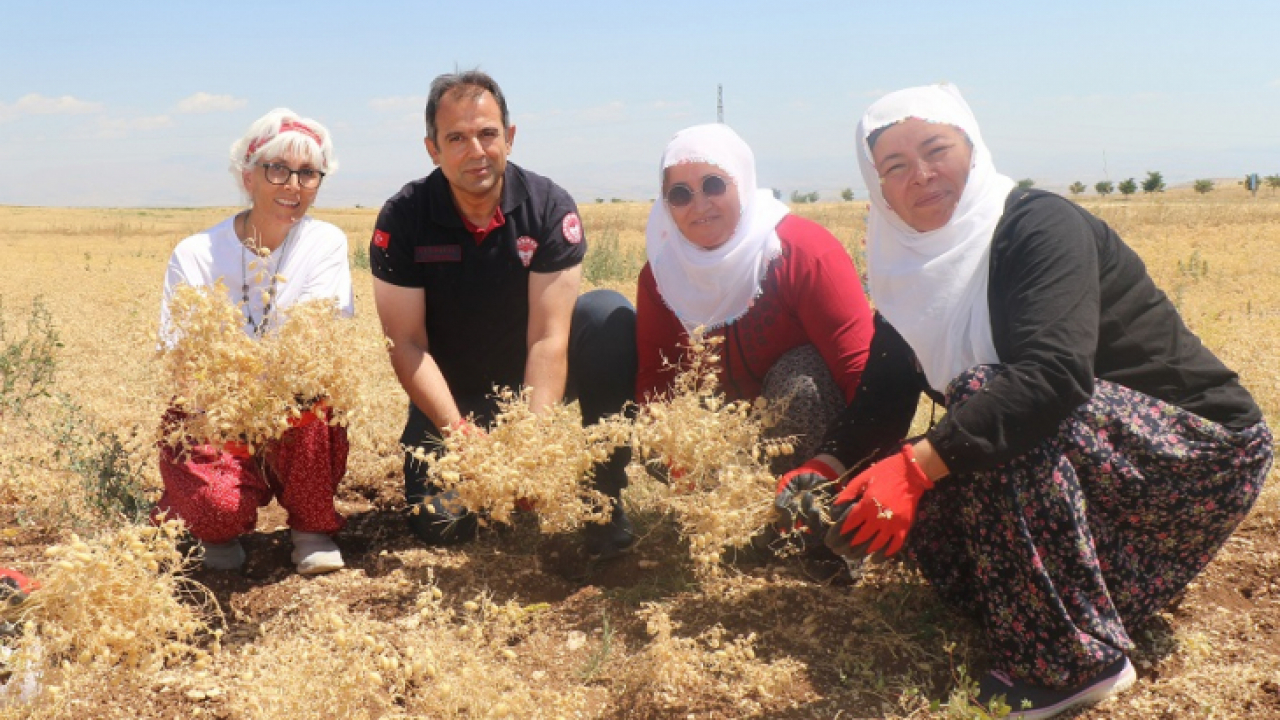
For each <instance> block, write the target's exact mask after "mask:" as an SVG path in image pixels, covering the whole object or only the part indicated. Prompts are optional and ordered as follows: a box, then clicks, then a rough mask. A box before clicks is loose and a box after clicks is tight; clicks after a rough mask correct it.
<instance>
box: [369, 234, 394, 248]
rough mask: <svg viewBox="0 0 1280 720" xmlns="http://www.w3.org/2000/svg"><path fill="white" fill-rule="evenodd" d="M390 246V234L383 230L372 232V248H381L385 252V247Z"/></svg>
mask: <svg viewBox="0 0 1280 720" xmlns="http://www.w3.org/2000/svg"><path fill="white" fill-rule="evenodd" d="M390 244H391V233H388V232H386V231H384V230H374V231H373V245H374V247H380V248H382V249H383V250H386V249H387V246H388V245H390Z"/></svg>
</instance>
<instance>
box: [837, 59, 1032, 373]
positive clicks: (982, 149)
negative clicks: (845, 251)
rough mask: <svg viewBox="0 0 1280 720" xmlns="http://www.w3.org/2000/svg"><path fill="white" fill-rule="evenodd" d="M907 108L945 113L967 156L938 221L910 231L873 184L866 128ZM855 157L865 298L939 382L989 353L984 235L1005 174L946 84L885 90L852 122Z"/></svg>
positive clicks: (932, 115) (1007, 182)
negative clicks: (861, 193) (951, 207)
mask: <svg viewBox="0 0 1280 720" xmlns="http://www.w3.org/2000/svg"><path fill="white" fill-rule="evenodd" d="M909 117H913V118H919V119H921V120H926V121H929V122H935V123H946V124H948V125H953V126H955V127H957V128H959V129H961V130H963V131H964V133H965V135H967V136H968V137H969V140H970V142H972V143H973V164H972V168H971V169H970V171H969V179H968V181H967V182H966V184H965V187H964V191H963V193H961V195H960V202H959V203H958V204H957V205H956V209H955V212H954V214H952V216H951V219H950V220H949V221H948V222H947V224H946V225H944V226H942V227H940V228H938V229H937V230H931V231H929V232H916V231H915V230H913V229H912V228H911V226H909V225H907V224H906V222H904V221H903V220H902V218H900V217H898V215H897V213H895V212H894V211H893V210H891V209H890V208H889V205H888V204H887V203H886V202H885V199H884V194H883V193H882V192H881V191H880V176H879V174H878V173H877V172H876V168H875V162H874V160H873V159H872V155H871V148H870V146H868V144H867V137H868V136H869V135H870V134H871V133H872V132H874V131H876V130H878V129H880V128H883V127H886V126H889V125H893V124H894V123H897V122H900V121H902V120H905V119H906V118H909ZM858 148H859V153H858V167H859V168H860V169H861V170H862V179H863V181H864V182H866V184H867V190H868V192H869V193H870V195H871V217H870V219H869V221H868V225H867V274H868V276H869V281H870V282H869V285H870V289H871V298H872V300H873V301H874V303H875V305H876V309H877V310H879V311H880V312H881V313H882V314H883V315H884V316H885V318H887V319H888V320H889V322H890V323H892V324H893V326H894V327H895V328H897V330H898V332H900V333H901V334H902V337H903V338H905V339H906V341H907V342H908V343H909V344H910V345H911V349H912V350H914V351H915V353H916V357H917V358H918V359H919V361H920V365H921V367H922V368H923V369H924V373H925V377H926V378H927V379H928V381H929V385H930V386H932V387H933V388H934V389H935V390H937V391H939V392H945V390H946V388H947V384H948V383H950V382H951V380H952V379H954V378H955V377H956V376H957V375H959V374H960V373H961V372H963V371H965V370H967V369H969V368H971V367H973V366H975V365H980V364H984V363H995V362H999V360H1000V359H999V356H997V354H996V349H995V344H994V342H993V341H992V338H991V313H990V309H989V307H988V305H987V280H988V274H989V271H990V259H991V237H992V235H993V234H994V233H995V229H996V224H997V223H998V222H999V221H1000V217H1001V215H1003V214H1004V204H1005V200H1006V198H1007V197H1008V195H1009V193H1010V191H1012V190H1013V187H1014V182H1013V180H1011V179H1009V178H1008V177H1005V176H1004V175H1001V174H999V173H997V172H996V169H995V165H993V164H992V162H991V152H990V151H989V150H988V149H987V146H986V144H985V143H983V141H982V134H981V133H980V132H979V131H978V121H977V120H976V119H975V118H974V117H973V111H971V110H970V109H969V105H968V104H967V103H966V102H965V101H964V98H962V97H961V96H960V91H959V90H958V89H956V87H955V86H954V85H949V84H941V85H928V86H924V87H915V88H907V89H906V90H899V91H897V92H894V93H890V94H888V95H886V96H884V97H883V98H881V99H879V100H877V101H876V102H875V103H873V104H872V105H871V107H870V108H868V109H867V112H866V114H865V115H863V116H862V121H861V122H859V123H858Z"/></svg>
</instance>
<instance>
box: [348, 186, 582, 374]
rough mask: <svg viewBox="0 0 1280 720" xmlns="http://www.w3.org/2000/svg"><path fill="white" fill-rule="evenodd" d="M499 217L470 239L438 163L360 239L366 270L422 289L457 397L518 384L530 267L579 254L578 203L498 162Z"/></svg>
mask: <svg viewBox="0 0 1280 720" xmlns="http://www.w3.org/2000/svg"><path fill="white" fill-rule="evenodd" d="M499 207H500V208H501V210H502V214H503V216H504V218H505V222H504V223H503V224H502V225H500V226H498V227H496V228H494V229H493V230H492V231H491V232H489V233H488V234H487V235H485V236H484V238H483V239H482V240H481V241H480V242H478V243H477V242H476V239H475V236H474V235H473V234H472V233H471V231H470V230H468V229H467V226H466V225H465V223H464V222H463V219H462V216H461V214H459V212H458V209H457V207H456V206H455V205H454V202H453V195H452V193H451V192H450V189H449V182H448V180H447V179H445V177H444V174H443V173H441V172H440V170H439V169H437V170H436V171H435V172H433V173H431V174H430V175H428V176H427V177H425V178H422V179H420V180H415V181H413V182H411V183H409V184H408V185H405V186H404V187H403V188H401V190H400V192H398V193H396V194H395V195H394V196H393V197H392V198H391V199H390V200H388V201H387V202H386V204H385V205H383V206H382V212H381V213H379V214H378V223H377V225H376V227H375V230H374V233H373V239H372V240H371V241H370V243H369V263H370V266H371V269H372V271H373V276H374V277H376V278H378V279H379V280H382V281H384V282H388V283H391V284H392V285H399V286H401V287H420V288H422V289H423V290H424V291H425V298H426V317H427V342H428V344H429V346H430V352H431V356H432V358H434V359H435V361H436V364H437V365H438V366H439V367H440V371H441V372H442V373H443V374H444V377H445V380H447V381H448V383H449V389H450V391H451V392H453V394H454V395H455V396H456V397H466V396H474V395H484V394H488V393H489V392H491V391H492V390H493V386H494V385H499V386H506V387H512V388H518V387H520V386H521V385H523V384H524V366H525V359H526V356H527V354H528V347H527V332H528V326H529V273H553V272H558V271H560V270H564V269H566V268H570V267H573V266H574V265H577V264H579V263H581V262H582V258H583V256H584V255H585V254H586V251H587V242H586V239H585V237H584V233H583V230H582V221H581V220H580V219H579V217H578V207H577V205H576V204H574V202H573V198H571V197H569V193H567V192H565V191H564V190H563V189H562V188H560V187H559V186H558V185H556V184H555V183H553V182H551V181H550V180H548V179H547V178H544V177H542V176H541V175H537V174H535V173H531V172H528V171H526V170H523V169H521V168H519V167H517V166H516V165H515V164H513V163H507V170H506V173H505V175H504V178H503V188H502V202H501V203H500V204H499Z"/></svg>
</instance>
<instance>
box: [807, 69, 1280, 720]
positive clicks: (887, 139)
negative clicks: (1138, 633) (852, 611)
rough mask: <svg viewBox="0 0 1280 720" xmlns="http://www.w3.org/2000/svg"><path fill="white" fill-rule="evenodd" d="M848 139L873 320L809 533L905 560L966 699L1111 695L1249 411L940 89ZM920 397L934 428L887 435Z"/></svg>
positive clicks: (1033, 706)
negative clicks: (976, 673) (862, 201)
mask: <svg viewBox="0 0 1280 720" xmlns="http://www.w3.org/2000/svg"><path fill="white" fill-rule="evenodd" d="M857 136H858V143H859V145H858V162H859V167H860V168H861V171H862V176H863V179H864V180H865V181H866V183H867V187H868V188H869V190H870V193H871V215H870V222H869V225H868V230H867V265H868V277H869V285H870V290H871V297H872V301H873V302H874V303H875V305H876V308H877V311H878V312H879V313H881V314H882V315H883V317H884V319H885V320H886V322H883V323H879V324H878V325H877V330H876V336H875V339H874V341H873V343H872V348H871V360H870V361H869V362H868V365H867V370H866V373H865V374H864V383H863V387H862V388H860V390H859V394H858V397H857V399H856V400H855V403H854V406H851V407H850V408H849V411H848V412H847V413H846V414H845V415H844V416H842V418H841V419H840V420H839V421H838V422H837V424H836V429H835V431H834V432H833V433H832V437H833V438H835V440H834V441H833V442H831V443H830V444H828V445H827V446H826V447H825V450H826V451H827V452H830V453H831V454H832V455H834V456H835V457H837V458H838V459H839V460H840V462H841V464H842V467H841V468H840V469H841V470H844V469H845V468H848V469H849V474H851V475H852V476H853V477H852V479H850V480H849V481H848V483H847V485H846V486H845V487H844V488H843V489H842V490H841V491H840V492H839V494H838V495H837V496H836V499H835V502H834V503H833V505H832V509H831V517H832V518H834V521H833V522H834V525H832V526H831V528H830V530H829V531H828V532H827V534H826V539H827V544H828V545H829V546H830V547H832V549H834V550H836V551H837V552H841V553H844V554H848V555H861V554H865V553H868V552H871V553H874V552H878V551H883V552H884V554H885V555H893V554H894V553H896V552H897V551H898V550H899V549H900V548H902V547H905V548H906V549H907V550H908V552H909V554H910V555H911V556H912V557H913V558H914V559H915V560H916V562H917V563H918V564H919V566H920V569H921V571H922V572H923V574H924V576H925V577H926V578H927V579H928V580H929V582H930V583H931V584H932V585H933V587H934V588H935V589H936V590H937V591H938V593H939V594H940V595H941V597H942V598H943V599H944V600H945V601H946V602H948V603H950V604H952V605H954V606H956V607H957V608H959V609H961V610H963V611H966V612H967V613H969V614H971V615H974V616H976V617H977V618H978V619H980V621H981V622H982V623H983V627H984V628H985V631H986V637H987V641H988V644H989V646H990V650H991V661H992V663H993V665H994V669H993V670H992V671H991V673H990V674H988V675H987V676H986V677H985V678H984V679H983V680H982V682H981V684H980V689H979V696H978V700H979V701H980V702H981V703H983V704H984V705H985V704H987V703H989V702H991V701H992V700H994V699H996V698H1000V697H1002V698H1004V701H1005V702H1006V703H1007V704H1008V706H1009V707H1010V708H1012V713H1011V715H1010V717H1019V718H1047V717H1052V716H1054V715H1057V714H1059V713H1062V712H1065V711H1066V710H1068V709H1070V708H1073V707H1076V706H1079V705H1083V704H1088V703H1091V702H1096V701H1098V700H1101V699H1103V698H1105V697H1108V696H1110V695H1114V694H1116V693H1119V692H1121V691H1123V690H1125V689H1126V688H1128V687H1129V686H1131V685H1132V684H1133V682H1134V680H1135V678H1136V675H1135V673H1134V669H1133V666H1132V665H1131V664H1130V662H1129V660H1128V657H1127V654H1128V653H1129V652H1130V651H1132V649H1133V641H1132V640H1131V637H1130V634H1131V632H1132V631H1133V629H1134V628H1135V627H1137V626H1139V625H1140V624H1141V623H1142V622H1144V621H1145V620H1147V619H1148V618H1150V617H1151V616H1152V615H1154V614H1155V613H1156V612H1158V611H1160V610H1161V609H1162V608H1164V607H1165V606H1166V605H1167V604H1168V603H1169V602H1170V601H1171V600H1173V598H1174V597H1175V596H1176V595H1177V594H1178V593H1179V592H1181V591H1182V589H1183V588H1185V587H1186V586H1187V583H1188V582H1190V581H1191V579H1192V578H1194V577H1195V576H1196V575H1197V574H1198V573H1199V572H1200V571H1201V570H1203V569H1204V567H1205V566H1206V565H1207V564H1208V563H1209V561H1210V560H1211V559H1212V558H1213V556H1214V554H1215V553H1216V552H1217V551H1218V549H1219V548H1220V547H1222V545H1223V543H1224V542H1225V541H1226V539H1227V538H1228V536H1230V535H1231V533H1232V532H1233V531H1234V530H1235V528H1236V526H1237V525H1238V524H1239V523H1240V522H1241V520H1242V519H1243V518H1244V517H1245V515H1246V514H1247V513H1248V512H1249V509H1250V507H1252V505H1253V502H1254V500H1255V499H1256V498H1257V496H1258V493H1259V492H1260V491H1261V488H1262V484H1263V481H1264V479H1265V477H1266V474H1267V471H1268V469H1269V468H1270V466H1271V459H1272V438H1271V433H1270V431H1269V430H1268V428H1267V425H1266V423H1265V422H1263V419H1262V413H1261V411H1260V410H1259V408H1258V406H1257V405H1256V404H1255V403H1254V401H1253V398H1252V397H1251V396H1250V395H1249V393H1248V391H1246V390H1245V389H1244V388H1243V387H1242V386H1241V385H1240V383H1239V380H1238V378H1237V376H1236V373H1234V372H1232V371H1231V370H1230V369H1228V368H1227V367H1226V366H1224V365H1223V364H1222V362H1220V361H1219V360H1218V358H1216V357H1215V356H1214V355H1213V353H1212V352H1210V351H1209V350H1208V349H1207V348H1205V347H1204V346H1203V345H1202V344H1201V343H1200V341H1199V339H1198V338H1197V337H1196V336H1195V335H1194V334H1193V333H1192V332H1191V331H1190V330H1189V329H1188V328H1187V326H1186V325H1185V324H1184V323H1183V322H1182V319H1181V317H1179V315H1178V311H1177V308H1175V307H1174V305H1173V303H1171V302H1170V301H1169V299H1168V298H1167V297H1166V296H1165V295H1164V293H1162V292H1161V291H1160V290H1159V289H1158V288H1157V287H1156V285H1155V283H1154V282H1153V281H1152V279H1151V277H1150V275H1148V273H1147V271H1146V268H1145V266H1144V265H1143V263H1142V260H1141V259H1140V258H1139V257H1138V255H1137V254H1136V253H1134V252H1133V250H1131V249H1130V248H1129V247H1128V246H1127V245H1125V244H1124V242H1123V241H1122V240H1121V239H1120V238H1119V237H1118V236H1117V235H1116V233H1115V232H1114V231H1113V230H1112V229H1111V228H1109V227H1108V226H1107V225H1106V224H1105V223H1103V222H1102V221H1101V220H1099V219H1098V218H1096V217H1094V216H1093V215H1091V214H1090V213H1088V212H1086V211H1085V210H1083V209H1082V208H1080V207H1079V206H1077V205H1075V204H1073V203H1071V202H1069V201H1067V200H1065V199H1063V198H1061V197H1059V196H1057V195H1054V194H1052V193H1046V192H1041V191H1036V190H1019V189H1016V188H1015V185H1014V183H1013V181H1012V180H1010V179H1009V178H1008V177H1006V176H1004V175H1001V174H1000V173H998V172H997V171H996V169H995V166H994V164H993V163H992V160H991V154H990V152H989V151H988V150H987V146H986V145H985V144H984V143H983V139H982V135H981V133H980V132H979V130H978V124H977V121H976V120H975V119H974V116H973V113H972V112H971V111H970V109H969V106H968V105H967V104H966V103H965V101H964V99H963V98H961V96H960V93H959V91H957V90H956V88H955V87H953V86H950V85H934V86H927V87H917V88H909V89H906V90H900V91H898V92H895V93H891V94H889V95H887V96H885V97H884V98H882V99H880V100H878V101H877V102H875V103H874V104H872V105H871V107H870V108H869V109H868V110H867V112H866V114H865V115H864V116H863V118H862V121H861V123H860V124H859V126H858V133H857ZM922 390H923V391H925V392H926V393H928V394H929V395H931V396H932V397H934V398H935V399H937V400H938V401H940V402H943V403H945V405H946V410H947V412H946V415H945V417H943V419H942V420H941V421H940V422H938V423H937V424H936V425H934V426H933V427H932V428H930V429H929V430H928V431H927V432H926V433H925V434H924V436H923V437H920V438H912V439H908V440H903V436H904V435H905V434H906V432H907V429H908V426H909V423H910V419H911V415H912V411H913V410H914V409H915V406H916V402H917V400H918V399H919V395H920V392H921V391H922ZM867 458H870V459H871V460H877V461H876V462H870V461H869V460H867Z"/></svg>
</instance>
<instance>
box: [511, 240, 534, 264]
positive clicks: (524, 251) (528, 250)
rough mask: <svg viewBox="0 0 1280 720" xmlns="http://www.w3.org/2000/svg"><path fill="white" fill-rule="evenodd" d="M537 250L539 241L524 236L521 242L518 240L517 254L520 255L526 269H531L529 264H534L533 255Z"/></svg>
mask: <svg viewBox="0 0 1280 720" xmlns="http://www.w3.org/2000/svg"><path fill="white" fill-rule="evenodd" d="M537 249H538V241H537V240H534V239H533V238H531V237H529V236H528V235H522V236H520V239H519V240H516V253H517V254H518V255H520V262H522V263H524V266H525V267H529V263H531V262H533V253H534V251H536V250H537Z"/></svg>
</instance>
